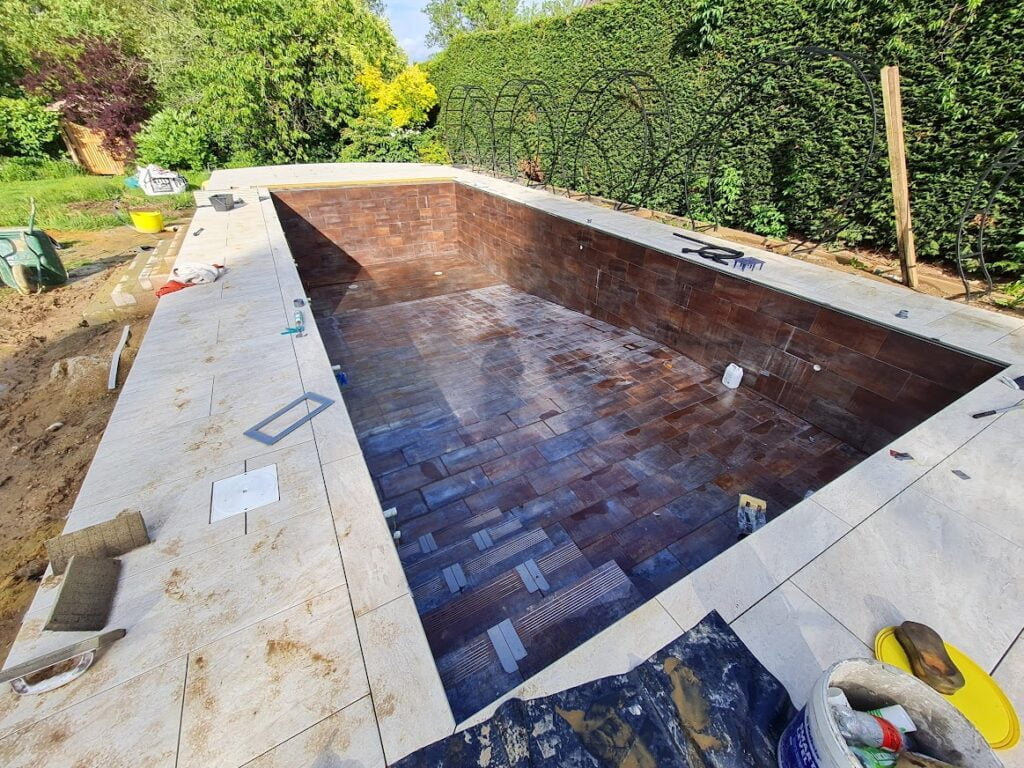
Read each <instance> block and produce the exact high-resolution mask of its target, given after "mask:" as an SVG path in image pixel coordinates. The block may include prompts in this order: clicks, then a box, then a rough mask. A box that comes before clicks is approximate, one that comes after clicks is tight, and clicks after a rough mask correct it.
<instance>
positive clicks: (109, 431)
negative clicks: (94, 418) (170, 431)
mask: <svg viewBox="0 0 1024 768" xmlns="http://www.w3.org/2000/svg"><path fill="white" fill-rule="evenodd" d="M212 391H213V379H212V378H208V379H200V380H198V381H193V380H189V381H165V382H157V383H155V384H154V385H153V386H151V387H145V388H142V387H140V388H137V389H135V390H133V391H132V392H129V393H124V392H122V393H121V396H120V397H118V399H117V405H116V406H115V408H114V412H113V413H112V414H111V416H110V421H109V422H108V424H107V428H106V429H105V430H104V431H103V436H104V438H105V439H106V440H124V439H128V438H130V437H133V436H135V435H140V434H145V435H147V436H148V435H152V434H153V433H154V432H155V431H158V430H161V429H163V428H165V427H169V426H171V425H174V424H180V423H181V422H185V421H192V420H193V419H202V418H205V417H207V416H209V415H210V400H211V397H212Z"/></svg>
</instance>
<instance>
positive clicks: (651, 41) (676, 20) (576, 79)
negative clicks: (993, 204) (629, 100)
mask: <svg viewBox="0 0 1024 768" xmlns="http://www.w3.org/2000/svg"><path fill="white" fill-rule="evenodd" d="M795 46H821V47H824V48H831V49H837V50H841V51H844V52H846V53H848V54H851V55H853V56H855V57H858V58H859V59H860V60H862V61H863V62H864V69H865V71H866V73H867V75H868V77H869V79H870V80H871V83H872V88H873V92H874V95H875V98H876V100H877V107H878V114H879V147H878V154H877V157H876V161H875V162H874V163H873V164H872V166H871V168H870V170H869V173H868V176H867V178H866V180H865V183H864V185H863V187H862V191H861V194H860V195H858V196H857V197H856V199H855V200H854V202H853V206H852V207H851V209H850V215H851V223H850V224H849V225H848V226H847V227H846V228H845V229H844V231H843V232H842V236H841V239H842V240H844V241H846V242H848V243H851V244H866V245H876V246H881V247H885V248H894V247H895V232H894V225H893V220H892V202H891V196H890V190H889V180H888V170H887V160H886V151H885V144H884V142H885V131H884V123H883V122H882V118H881V112H882V104H881V93H880V88H879V87H878V72H877V69H878V67H881V66H882V65H886V64H896V65H899V66H900V69H901V77H902V86H903V108H904V120H905V126H906V136H907V141H908V156H909V163H910V174H911V196H912V197H911V201H912V206H913V214H914V229H915V236H916V239H917V245H918V252H919V255H921V256H923V257H932V258H935V257H942V258H946V259H952V258H955V254H954V251H955V242H956V230H957V224H958V217H959V214H960V211H961V209H962V208H963V206H964V205H965V203H966V200H967V198H968V197H969V196H970V192H971V189H972V187H973V186H974V183H975V180H976V179H977V178H978V176H979V175H980V173H981V171H982V170H983V169H984V168H985V166H986V165H987V162H988V160H989V159H990V158H991V156H992V155H993V154H994V152H995V151H996V150H997V149H998V148H999V147H1001V146H1002V145H1004V144H1005V143H1007V142H1008V141H1009V140H1011V139H1012V138H1013V136H1014V135H1016V133H1017V131H1020V130H1024V4H1022V3H1021V2H1020V0H965V2H961V3H956V2H950V0H944V1H943V2H935V1H934V0H762V1H761V2H757V3H752V2H745V1H744V0H671V1H670V0H608V2H605V3H601V4H598V5H595V6H591V7H588V8H585V9H582V10H580V11H577V12H576V13H573V14H571V15H569V16H567V17H564V18H558V19H545V20H541V21H538V22H535V23H533V24H525V25H520V26H516V27H512V28H509V29H506V30H501V31H496V32H484V33H477V34H473V35H467V36H464V37H461V38H459V39H457V40H456V41H455V42H454V43H453V44H452V45H451V46H450V47H449V48H448V49H447V50H445V51H443V52H442V53H440V54H439V55H438V56H437V57H436V58H435V59H434V60H433V61H432V62H431V63H430V65H429V71H430V76H431V79H432V80H433V82H434V84H435V85H436V87H437V89H438V93H439V94H440V97H441V101H442V105H443V104H444V100H445V97H446V95H447V94H448V92H449V90H450V89H451V88H452V86H454V85H456V84H474V85H479V86H481V87H482V88H483V89H484V90H485V91H487V92H488V93H489V94H490V96H491V97H492V98H493V97H494V95H495V94H497V92H498V90H499V89H500V87H501V85H502V83H504V82H505V81H506V80H508V79H509V78H515V77H518V78H524V79H540V80H543V81H545V82H546V83H547V84H548V85H549V86H550V87H551V88H552V90H553V92H554V94H555V96H556V98H557V99H558V101H559V103H560V105H561V107H562V108H563V109H565V108H566V107H567V105H568V104H569V103H570V102H571V100H572V97H573V95H574V93H575V91H576V88H577V87H578V86H579V85H580V83H582V82H583V81H584V80H585V79H586V78H588V77H589V76H590V75H592V74H593V73H594V72H596V71H597V70H600V69H602V68H604V69H631V70H643V71H646V72H649V73H652V74H653V75H655V77H657V79H658V80H659V82H660V83H661V85H662V86H663V88H664V89H665V90H666V91H667V93H668V97H669V101H670V105H669V109H670V111H671V115H672V131H673V135H672V140H671V142H670V143H671V146H670V147H668V148H666V155H667V157H666V160H665V168H664V173H662V175H661V177H660V181H659V183H658V185H657V188H656V190H655V192H654V193H653V194H652V196H651V198H650V200H649V202H650V204H652V206H653V207H657V208H660V209H663V210H670V211H673V212H682V211H683V209H684V207H685V205H684V203H685V198H684V196H689V197H690V200H691V203H692V206H693V207H692V210H693V212H694V213H695V214H698V215H701V217H709V218H715V219H716V220H718V221H720V222H721V223H723V224H728V225H732V226H738V227H741V228H745V229H748V230H753V231H756V232H759V233H762V234H781V233H782V232H785V231H788V232H790V233H793V234H802V235H807V236H810V237H815V236H816V235H820V234H821V233H823V232H825V231H827V230H828V228H829V225H830V224H831V223H832V222H833V221H834V220H835V217H836V214H837V205H838V203H839V201H840V200H841V199H842V198H843V197H845V196H846V192H847V191H849V189H850V187H851V183H852V180H853V178H854V177H855V176H856V175H857V171H858V167H859V166H858V164H859V162H860V159H861V158H862V156H863V152H862V149H860V148H861V147H863V144H864V140H865V137H866V135H868V128H867V124H866V121H868V120H869V118H868V115H869V114H870V112H869V110H868V109H867V104H868V100H867V98H866V96H865V95H864V92H863V86H858V84H857V83H856V81H855V78H854V77H853V75H852V74H851V73H852V70H849V69H848V68H844V67H841V66H837V65H834V64H820V63H812V64H809V65H807V66H800V67H797V68H783V70H780V72H779V73H778V74H777V75H776V76H774V77H772V78H770V79H769V80H768V81H767V82H766V83H764V84H763V85H761V86H760V87H759V88H757V89H755V90H752V91H744V92H743V93H742V94H729V95H727V97H726V98H727V99H731V100H732V102H731V103H733V104H734V105H735V106H737V107H739V108H740V109H739V112H738V113H737V114H736V118H735V120H727V121H726V122H725V123H724V124H723V130H722V131H721V132H717V133H716V134H715V136H717V137H718V138H719V140H720V141H721V144H722V146H724V147H725V149H724V150H723V151H722V152H721V154H720V156H719V157H718V162H717V163H712V162H710V161H709V160H708V158H707V157H704V156H703V155H700V156H699V158H698V159H699V162H697V163H696V164H695V165H694V169H695V173H694V174H693V175H692V176H691V177H690V184H689V187H688V188H686V189H684V187H686V186H687V185H686V184H684V183H683V182H684V179H685V178H686V166H687V165H688V164H687V162H686V159H687V157H688V147H689V146H690V145H691V143H692V142H693V140H694V138H695V136H696V135H697V134H698V126H699V124H700V121H701V119H702V114H703V112H704V111H705V110H706V108H707V105H708V104H709V102H710V101H711V100H712V98H713V97H714V96H715V95H717V94H718V93H719V91H720V90H721V89H722V88H723V86H724V85H725V84H726V83H727V82H728V81H729V79H730V78H732V77H734V76H735V75H736V74H737V73H739V72H741V71H742V70H743V69H744V68H745V67H746V66H747V65H749V64H750V63H752V62H754V61H756V60H758V59H759V58H761V57H762V56H765V55H768V54H772V53H774V52H777V51H779V50H782V49H786V48H791V47H795ZM602 111H604V112H607V113H609V114H610V113H611V112H612V110H610V109H608V110H602ZM616 114H618V113H616ZM441 119H442V121H443V120H444V115H443V114H442V116H441ZM608 122H609V123H612V122H615V121H614V118H613V117H609V118H608ZM602 130H604V131H606V132H605V133H603V134H602V135H603V136H604V137H605V140H606V142H607V144H608V146H607V147H606V149H607V153H608V154H609V155H610V156H612V159H613V165H615V163H623V164H625V166H627V168H628V164H629V162H630V159H631V158H633V157H635V156H636V152H637V145H636V138H635V131H634V132H633V134H630V129H629V128H627V127H623V126H621V125H610V124H609V125H604V126H599V127H598V129H597V131H598V133H600V132H601V131H602ZM498 139H499V141H498V143H499V151H501V152H507V148H506V147H505V146H503V141H504V137H502V136H500V135H499V137H498ZM450 149H454V148H452V147H450ZM704 154H705V155H706V154H708V153H706V152H705V153H704ZM564 159H565V155H563V160H564ZM562 167H563V176H562V178H563V180H564V178H565V177H564V164H563V166H562ZM596 176H600V174H596ZM1021 176H1024V169H1022V171H1021V173H1020V174H1019V175H1018V176H1017V177H1016V178H1015V179H1014V181H1013V183H1011V184H1010V185H1008V186H1007V187H1006V188H1004V191H1003V193H1002V195H1001V196H1000V198H999V204H998V207H997V213H996V216H995V217H994V221H993V222H991V223H990V227H989V229H988V231H987V233H986V258H987V260H988V262H989V264H990V265H991V264H992V263H993V262H999V263H1000V264H1001V270H1002V273H1003V274H1005V275H1007V276H1014V275H1019V274H1020V273H1022V272H1024V192H1022V187H1024V185H1021V184H1020V177H1021ZM556 180H557V178H556ZM709 185H711V187H712V188H713V189H714V190H715V192H714V194H713V195H712V197H713V198H714V199H715V200H716V201H717V202H716V208H714V209H712V208H710V207H709V206H708V204H707V203H706V201H704V198H703V192H704V191H705V190H706V189H707V188H708V186H709ZM577 187H581V188H583V191H590V192H595V193H599V192H606V193H607V192H608V191H610V190H614V189H615V188H616V182H615V180H610V179H607V178H605V179H601V178H597V177H595V178H590V179H589V180H587V181H584V182H582V183H580V182H579V181H578V182H577ZM630 202H637V201H635V200H634V201H630ZM997 274H998V273H997Z"/></svg>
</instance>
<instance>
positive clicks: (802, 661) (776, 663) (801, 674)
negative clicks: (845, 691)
mask: <svg viewBox="0 0 1024 768" xmlns="http://www.w3.org/2000/svg"><path fill="white" fill-rule="evenodd" d="M732 628H733V629H734V630H735V631H736V634H737V635H739V637H740V640H742V641H743V643H744V645H746V646H747V648H749V649H750V651H751V652H752V653H753V654H754V655H755V656H757V658H758V659H759V660H760V662H761V663H762V664H764V665H765V667H767V668H768V671H769V672H771V673H772V674H773V675H775V677H777V678H778V679H779V681H780V682H781V683H782V684H783V685H784V686H786V689H787V690H788V691H789V695H790V696H791V697H792V699H793V704H794V705H795V706H797V707H802V706H803V705H804V703H805V702H806V701H807V696H808V694H809V693H810V691H811V688H812V687H813V685H814V683H815V681H817V679H818V678H819V677H820V676H821V673H822V672H823V671H824V670H826V669H828V667H829V666H830V665H831V664H833V663H835V662H837V661H840V660H841V659H849V658H855V657H863V658H873V657H874V653H873V652H872V651H871V649H870V648H868V646H866V645H865V644H864V643H862V642H861V641H860V640H858V639H857V638H856V637H854V636H853V635H852V634H850V632H849V631H848V630H847V629H846V628H845V627H844V626H843V625H842V624H840V623H839V622H838V621H836V620H835V618H833V617H832V616H830V615H829V614H828V613H826V612H825V610H824V609H822V608H821V606H819V605H817V604H816V603H815V602H814V601H813V600H811V599H810V598H809V597H807V595H805V594H804V593H803V592H801V591H800V589H798V588H797V587H796V586H795V585H794V584H793V583H792V582H786V583H785V584H783V585H782V586H780V587H779V588H778V589H776V590H775V591H774V592H772V593H771V594H769V595H768V596H767V597H765V598H764V599H763V600H761V601H760V602H759V603H757V605H755V606H754V607H753V608H751V609H750V610H749V611H747V612H746V613H744V614H743V615H742V616H740V617H739V618H738V619H736V621H734V622H733V623H732Z"/></svg>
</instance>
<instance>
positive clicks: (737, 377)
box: [722, 363, 743, 389]
mask: <svg viewBox="0 0 1024 768" xmlns="http://www.w3.org/2000/svg"><path fill="white" fill-rule="evenodd" d="M741 381H743V369H742V368H740V367H739V366H738V365H736V363H729V365H728V366H727V367H726V369H725V373H724V374H722V383H723V384H725V386H727V387H728V388H729V389H736V388H737V387H738V386H739V385H740V382H741Z"/></svg>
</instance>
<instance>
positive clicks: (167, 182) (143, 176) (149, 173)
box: [138, 165, 188, 197]
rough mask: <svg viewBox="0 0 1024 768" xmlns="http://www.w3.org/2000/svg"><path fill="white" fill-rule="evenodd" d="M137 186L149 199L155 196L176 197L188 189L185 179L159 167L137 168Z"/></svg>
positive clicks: (174, 172)
mask: <svg viewBox="0 0 1024 768" xmlns="http://www.w3.org/2000/svg"><path fill="white" fill-rule="evenodd" d="M138 177H139V186H140V187H141V188H142V191H143V192H145V193H146V194H147V195H149V196H150V197H153V196H155V195H176V194H178V193H179V192H184V191H185V190H186V189H188V182H187V181H186V180H185V177H184V176H182V175H181V174H180V173H178V172H177V171H169V170H167V169H166V168H161V167H160V166H159V165H147V166H145V167H142V168H139V172H138Z"/></svg>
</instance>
